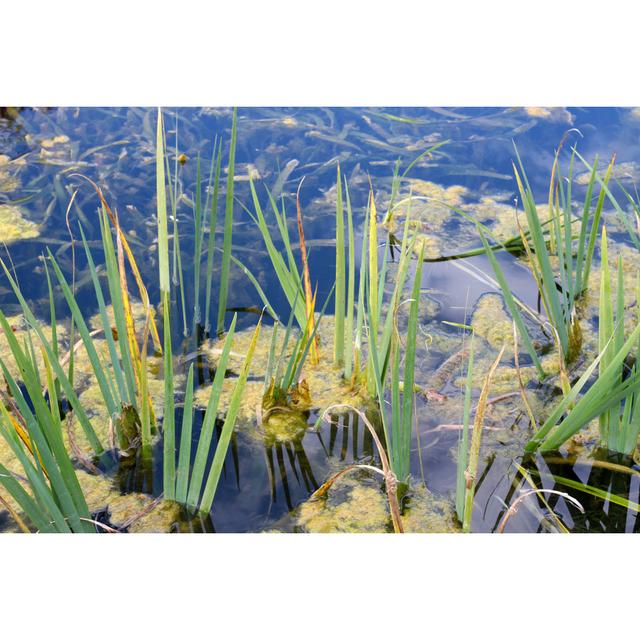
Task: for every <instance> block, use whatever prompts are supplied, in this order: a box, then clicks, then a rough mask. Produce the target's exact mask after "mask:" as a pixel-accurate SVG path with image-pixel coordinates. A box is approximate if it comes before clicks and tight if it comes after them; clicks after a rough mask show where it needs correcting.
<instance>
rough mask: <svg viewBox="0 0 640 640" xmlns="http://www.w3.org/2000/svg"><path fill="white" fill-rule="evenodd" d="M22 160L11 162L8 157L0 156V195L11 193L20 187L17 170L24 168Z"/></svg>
mask: <svg viewBox="0 0 640 640" xmlns="http://www.w3.org/2000/svg"><path fill="white" fill-rule="evenodd" d="M24 164H25V161H24V158H21V159H16V160H11V158H9V156H6V155H3V154H0V193H11V192H12V191H15V190H16V189H18V188H19V187H20V185H21V180H20V177H19V176H18V171H19V169H16V167H18V168H19V167H22V166H24Z"/></svg>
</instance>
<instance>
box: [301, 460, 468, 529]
mask: <svg viewBox="0 0 640 640" xmlns="http://www.w3.org/2000/svg"><path fill="white" fill-rule="evenodd" d="M358 475H361V472H358ZM293 517H294V520H295V526H296V527H297V528H298V529H299V530H301V531H304V532H308V533H389V532H392V531H393V526H392V523H391V516H390V514H389V507H388V504H387V499H386V494H385V493H384V490H383V489H382V488H381V487H380V483H379V482H377V481H375V480H372V479H371V478H369V477H367V476H365V475H364V473H362V477H360V478H358V477H357V476H356V475H353V476H351V477H345V478H344V479H342V478H341V479H340V480H339V481H338V482H336V484H335V486H334V487H332V488H331V489H330V491H329V493H328V495H327V496H326V497H323V498H311V499H309V500H307V501H306V502H303V503H302V504H301V505H300V506H299V507H298V508H297V509H296V510H295V513H294V514H293ZM400 517H401V520H402V524H403V527H404V529H405V532H406V533H455V532H458V531H459V527H458V525H457V523H456V521H455V516H454V510H453V506H452V505H451V504H450V503H449V502H448V501H446V500H439V499H437V498H436V497H435V496H434V495H433V494H432V493H431V492H430V491H429V490H428V489H426V488H425V487H424V485H417V486H416V487H412V488H411V489H410V491H409V495H408V497H407V499H406V500H405V506H404V512H403V514H402V515H401V516H400Z"/></svg>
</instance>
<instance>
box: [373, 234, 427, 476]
mask: <svg viewBox="0 0 640 640" xmlns="http://www.w3.org/2000/svg"><path fill="white" fill-rule="evenodd" d="M422 257H424V246H423V247H422V248H421V250H420V254H419V258H422ZM422 264H423V261H422V260H421V259H419V260H418V262H417V264H416V271H415V274H414V280H413V287H412V293H411V298H410V299H409V301H408V302H409V305H410V306H409V319H408V329H407V339H406V343H405V346H404V367H403V375H402V377H401V375H400V364H401V353H400V348H401V345H400V336H399V334H398V331H397V328H396V326H395V322H394V320H395V317H396V315H397V313H398V307H399V305H400V300H399V294H400V293H401V289H396V291H395V292H394V296H393V298H392V301H391V303H390V307H389V313H390V314H391V315H389V316H388V317H390V318H391V320H392V323H391V331H390V332H389V334H388V336H389V340H388V342H386V341H385V336H386V335H387V332H386V328H385V332H384V333H383V336H382V338H381V340H380V342H379V343H378V341H377V340H376V339H375V337H372V336H370V341H369V354H370V360H371V367H372V369H373V372H374V376H375V389H376V397H377V401H378V406H379V409H380V415H381V417H382V424H383V428H384V434H385V443H386V445H387V450H388V451H389V459H390V465H391V469H392V470H393V472H394V474H395V476H396V478H397V479H398V480H399V482H401V483H407V482H408V479H409V470H410V462H411V435H412V432H413V401H414V379H415V362H416V336H417V330H418V310H419V306H420V287H421V282H422ZM400 280H402V282H404V278H403V277H401V273H399V281H400ZM396 294H397V295H396ZM373 314H374V309H373V306H372V305H369V316H368V317H369V324H370V325H371V323H372V316H373ZM387 358H388V363H389V365H390V374H389V376H387V373H386V371H385V369H384V368H383V360H384V359H387ZM387 377H389V378H390V379H389V385H390V393H391V416H390V420H389V417H388V416H387V410H386V406H385V405H386V398H385V393H386V387H387Z"/></svg>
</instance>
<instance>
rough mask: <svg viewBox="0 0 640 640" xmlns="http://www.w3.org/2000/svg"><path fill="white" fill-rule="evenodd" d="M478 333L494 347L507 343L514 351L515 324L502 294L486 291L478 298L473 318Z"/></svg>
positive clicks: (474, 327)
mask: <svg viewBox="0 0 640 640" xmlns="http://www.w3.org/2000/svg"><path fill="white" fill-rule="evenodd" d="M471 325H472V326H473V330H474V332H475V334H476V335H478V336H481V337H483V338H484V339H485V340H486V341H487V342H488V343H489V345H490V346H491V347H493V348H494V349H501V348H502V346H503V345H507V350H508V349H509V348H510V349H511V351H513V324H512V320H511V318H510V317H509V316H508V315H507V312H506V310H505V308H504V303H503V299H502V296H501V295H499V294H497V293H486V294H485V295H483V296H481V297H480V299H479V300H478V302H477V304H476V307H475V309H474V311H473V316H472V318H471Z"/></svg>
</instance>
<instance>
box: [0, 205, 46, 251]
mask: <svg viewBox="0 0 640 640" xmlns="http://www.w3.org/2000/svg"><path fill="white" fill-rule="evenodd" d="M39 235H40V227H39V226H38V225H37V224H36V223H35V222H31V220H28V219H27V218H26V213H25V211H24V210H23V209H22V208H21V207H19V206H17V205H13V204H0V242H4V243H5V244H11V243H12V242H16V241H17V240H25V239H28V238H37V237H38V236H39Z"/></svg>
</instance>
